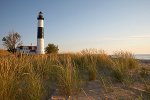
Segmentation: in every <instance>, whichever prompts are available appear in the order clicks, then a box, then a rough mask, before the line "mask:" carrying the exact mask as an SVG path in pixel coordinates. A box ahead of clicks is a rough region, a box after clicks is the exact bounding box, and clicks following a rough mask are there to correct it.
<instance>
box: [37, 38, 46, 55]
mask: <svg viewBox="0 0 150 100" xmlns="http://www.w3.org/2000/svg"><path fill="white" fill-rule="evenodd" d="M37 54H45V52H44V39H43V38H41V39H39V38H38V39H37Z"/></svg>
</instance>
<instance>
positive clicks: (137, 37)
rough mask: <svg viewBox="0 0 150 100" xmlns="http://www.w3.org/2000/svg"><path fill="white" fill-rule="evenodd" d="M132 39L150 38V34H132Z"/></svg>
mask: <svg viewBox="0 0 150 100" xmlns="http://www.w3.org/2000/svg"><path fill="white" fill-rule="evenodd" d="M129 38H130V39H146V38H150V35H137V36H130V37H129Z"/></svg>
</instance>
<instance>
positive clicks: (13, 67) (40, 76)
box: [0, 50, 149, 100]
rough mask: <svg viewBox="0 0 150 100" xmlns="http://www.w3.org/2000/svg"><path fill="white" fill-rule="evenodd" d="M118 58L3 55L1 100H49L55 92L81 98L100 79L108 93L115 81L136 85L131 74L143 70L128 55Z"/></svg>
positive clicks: (87, 54)
mask: <svg viewBox="0 0 150 100" xmlns="http://www.w3.org/2000/svg"><path fill="white" fill-rule="evenodd" d="M114 55H115V58H114V57H112V56H109V55H108V54H106V53H105V52H104V51H102V50H100V51H98V50H83V51H82V52H81V53H76V54H75V53H74V54H73V53H71V54H49V55H22V56H8V57H6V56H4V57H3V56H1V57H0V90H1V91H0V100H16V99H20V100H26V99H28V100H42V99H43V100H45V99H48V98H50V96H51V95H52V94H53V92H54V91H55V90H58V92H59V94H60V95H62V96H64V97H65V98H69V96H74V95H78V94H79V93H80V91H81V88H83V86H84V84H86V82H88V81H94V80H99V83H100V85H102V86H103V87H104V89H105V91H106V92H109V90H111V91H112V89H113V88H112V87H113V86H112V84H113V82H119V83H123V84H127V83H129V82H131V81H132V82H133V81H134V78H133V77H132V74H131V73H132V71H134V70H136V69H139V64H138V61H137V60H136V59H135V58H134V56H133V54H131V53H128V52H123V51H119V52H116V53H115V54H114ZM142 73H143V74H144V75H145V72H142ZM147 91H149V88H147Z"/></svg>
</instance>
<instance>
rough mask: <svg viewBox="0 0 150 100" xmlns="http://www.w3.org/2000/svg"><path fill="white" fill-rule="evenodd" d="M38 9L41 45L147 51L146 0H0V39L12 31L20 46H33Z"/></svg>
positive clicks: (149, 1) (149, 13)
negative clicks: (40, 19) (42, 30)
mask: <svg viewBox="0 0 150 100" xmlns="http://www.w3.org/2000/svg"><path fill="white" fill-rule="evenodd" d="M40 11H42V12H43V16H44V18H45V19H44V39H45V47H46V46H47V44H48V43H53V44H55V45H58V47H59V52H79V51H81V50H83V49H90V48H95V49H99V50H104V51H106V52H107V53H109V54H111V53H113V52H115V51H120V50H123V51H129V52H132V53H134V54H150V0H0V12H1V14H0V18H1V21H0V40H2V38H3V37H4V36H7V35H8V33H9V32H11V31H15V32H18V33H19V34H20V35H21V37H22V41H23V45H31V43H32V45H37V16H38V13H39V12H40ZM0 48H2V49H3V48H4V47H3V46H2V41H0Z"/></svg>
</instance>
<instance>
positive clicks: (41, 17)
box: [37, 11, 44, 20]
mask: <svg viewBox="0 0 150 100" xmlns="http://www.w3.org/2000/svg"><path fill="white" fill-rule="evenodd" d="M42 14H43V13H42V12H41V11H40V12H39V16H38V18H37V19H38V20H39V19H42V20H44V17H43V15H42Z"/></svg>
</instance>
